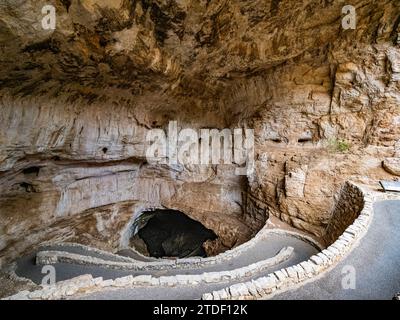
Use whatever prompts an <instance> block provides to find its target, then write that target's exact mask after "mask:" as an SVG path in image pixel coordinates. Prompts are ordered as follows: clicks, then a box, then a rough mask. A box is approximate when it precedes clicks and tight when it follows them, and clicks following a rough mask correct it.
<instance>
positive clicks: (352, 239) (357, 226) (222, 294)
mask: <svg viewBox="0 0 400 320" xmlns="http://www.w3.org/2000/svg"><path fill="white" fill-rule="evenodd" d="M346 188H348V189H347V190H350V191H351V192H350V195H352V197H350V198H351V199H357V200H356V201H357V203H358V204H359V203H361V202H360V201H359V199H360V198H359V196H360V195H361V197H362V203H363V207H362V208H361V210H360V212H359V214H358V216H357V217H356V219H355V220H354V221H353V223H352V224H350V225H349V226H347V227H346V228H345V229H344V231H343V233H342V234H341V235H339V236H338V238H337V239H336V241H334V242H333V243H332V244H331V245H330V246H328V247H327V248H326V249H324V250H322V251H321V252H320V253H318V254H317V255H314V256H312V257H310V259H308V260H307V261H304V262H301V263H299V264H297V265H294V266H291V267H288V268H284V269H281V270H278V271H276V272H273V273H271V274H269V275H267V276H265V277H261V278H258V279H256V280H252V281H248V282H244V283H238V284H234V285H232V286H230V287H227V288H224V289H222V290H218V291H213V292H211V293H206V294H204V295H203V296H202V299H203V300H220V299H226V300H250V299H259V298H267V297H268V296H270V295H271V294H273V293H275V292H276V291H277V290H283V289H289V288H292V287H294V286H296V285H298V284H300V283H303V282H305V281H310V280H313V279H315V278H316V277H317V276H320V275H321V274H323V273H324V272H326V271H327V270H329V269H330V268H332V267H333V266H335V265H336V264H337V263H338V262H339V261H340V260H342V259H343V257H344V256H346V255H347V254H349V253H350V251H351V250H352V249H353V248H354V247H355V246H356V244H357V243H358V242H359V241H360V240H361V239H362V237H363V236H364V234H365V233H366V232H367V230H368V227H369V224H370V222H371V221H372V217H373V203H374V202H376V201H381V200H390V199H399V196H398V195H392V194H381V193H373V192H370V191H368V190H365V189H364V188H362V187H360V186H357V185H355V184H352V183H348V185H347V186H346ZM356 189H357V191H355V190H356ZM342 199H344V198H342ZM353 214H354V211H353V210H351V212H350V214H349V215H350V216H352V215H353ZM339 216H342V217H343V216H345V214H344V212H343V211H342V210H341V209H340V210H338V212H337V216H335V219H338V217H339ZM334 226H336V227H334ZM342 227H343V225H342V224H340V223H338V222H334V220H333V221H332V225H331V230H336V232H337V231H338V230H341V228H342Z"/></svg>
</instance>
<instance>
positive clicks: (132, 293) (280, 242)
mask: <svg viewBox="0 0 400 320" xmlns="http://www.w3.org/2000/svg"><path fill="white" fill-rule="evenodd" d="M288 246H291V247H293V248H294V253H293V254H292V256H291V257H290V258H289V259H288V260H286V261H285V262H283V263H280V264H277V265H275V266H273V267H271V268H268V269H267V270H265V271H264V272H261V273H260V274H258V275H256V276H257V277H258V276H262V275H265V274H268V273H270V272H273V271H276V270H279V269H281V268H285V267H288V266H290V265H293V264H296V263H299V262H301V261H304V260H306V259H308V258H309V257H310V256H312V255H313V254H315V253H316V252H317V249H316V248H314V247H313V246H312V245H310V244H309V243H306V242H304V241H302V240H300V239H298V238H295V237H293V236H289V235H284V234H282V235H281V234H270V235H268V236H267V237H266V238H265V239H263V240H261V241H260V242H259V243H257V244H255V245H254V246H253V247H251V248H249V250H247V251H246V252H243V253H241V254H240V255H239V256H237V257H235V258H232V259H230V260H227V261H224V262H222V263H219V264H216V265H210V266H206V267H202V268H200V269H172V270H161V271H139V272H137V271H133V272H132V271H120V270H111V269H107V268H102V267H97V266H83V265H74V264H66V263H57V264H55V265H54V267H55V268H56V276H57V281H61V280H66V279H70V278H73V277H76V276H78V275H81V274H92V275H93V276H94V277H100V276H101V277H103V278H104V279H114V278H117V277H122V276H126V275H129V274H132V275H140V274H151V275H154V276H168V275H176V274H201V273H203V272H212V271H223V270H232V269H236V268H240V267H244V266H247V265H249V264H251V263H254V262H258V261H260V260H264V259H268V258H271V257H273V256H275V255H276V254H277V253H278V252H279V251H280V250H281V249H282V248H283V247H288ZM66 249H68V247H67V248H66ZM72 251H74V253H82V252H80V249H79V248H74V249H72ZM34 257H35V253H33V254H32V255H30V256H27V257H24V258H22V259H20V260H19V261H18V262H17V270H16V273H17V274H18V275H19V276H23V277H26V278H29V279H31V280H33V281H34V282H36V283H40V281H41V279H42V278H43V274H41V266H36V265H35V264H34ZM243 280H244V281H247V280H249V279H242V280H241V281H243ZM238 282H239V281H238ZM234 283H235V282H221V283H218V284H200V285H196V286H189V285H188V286H179V287H177V288H168V287H166V288H160V287H156V288H151V287H150V288H149V287H148V288H133V289H119V290H107V291H102V292H99V293H94V294H90V295H88V296H86V297H85V298H90V299H158V298H159V299H200V298H201V295H202V294H203V293H206V292H209V291H210V290H211V291H212V290H218V289H221V288H223V287H226V286H227V285H230V284H234Z"/></svg>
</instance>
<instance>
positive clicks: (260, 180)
mask: <svg viewBox="0 0 400 320" xmlns="http://www.w3.org/2000/svg"><path fill="white" fill-rule="evenodd" d="M45 4H48V1H45V0H39V1H36V0H35V1H33V0H5V1H2V2H1V3H0V108H1V113H0V191H1V192H0V259H3V261H9V260H12V259H13V258H15V257H16V256H18V255H19V254H21V253H23V252H25V251H27V250H30V249H31V248H32V247H33V246H35V245H37V244H39V243H42V242H45V241H48V240H57V239H62V240H66V239H74V240H76V241H81V242H85V243H93V244H95V245H96V246H99V247H102V248H105V249H112V248H116V247H117V246H119V245H120V244H121V242H123V243H124V242H126V239H125V238H126V229H127V228H128V227H129V223H130V221H131V219H132V218H133V217H134V216H135V215H136V214H139V213H140V211H141V210H144V209H146V208H147V207H162V206H164V207H168V208H171V209H177V210H181V211H183V212H185V213H187V214H188V215H190V216H191V217H192V218H194V219H196V220H199V221H201V222H202V223H203V224H204V225H205V226H206V227H208V228H210V229H212V230H214V231H215V233H216V234H217V235H219V236H220V246H221V248H222V247H231V246H234V245H236V244H238V243H241V242H242V241H244V240H245V239H247V238H248V237H249V236H251V235H252V234H254V232H255V231H256V230H257V229H258V228H259V227H260V226H261V225H262V224H263V223H264V222H265V221H264V220H265V219H266V218H267V217H268V215H270V214H272V215H275V216H277V217H279V218H280V219H282V220H284V221H286V222H288V223H290V224H292V225H293V226H295V227H297V228H300V229H302V230H306V231H308V232H310V233H312V234H315V235H317V236H319V237H322V236H323V235H324V234H325V231H326V228H327V226H328V223H329V219H330V218H331V214H332V212H333V209H334V208H335V204H336V203H337V201H338V200H339V195H340V190H341V189H342V187H343V185H344V182H345V181H346V180H353V181H355V182H361V183H366V184H376V181H377V180H378V179H389V180H393V179H398V177H397V176H396V175H395V174H394V173H396V172H397V171H396V170H394V171H393V164H395V163H397V162H396V159H397V158H398V157H399V141H400V125H399V124H400V120H399V119H400V108H399V103H400V90H399V89H400V87H399V86H400V85H399V81H400V76H399V75H400V67H399V66H400V47H399V45H400V36H399V32H400V30H399V21H400V19H399V17H400V3H398V1H391V0H379V1H371V0H354V1H352V5H354V6H355V8H356V13H357V27H356V29H355V30H344V29H343V28H342V26H341V19H342V17H343V15H342V11H341V10H342V7H343V6H344V5H346V4H348V3H347V1H341V0H339V1H327V0H304V1H290V0H281V1H276V0H267V1H265V0H256V1H239V0H232V1H220V0H211V1H205V0H204V1H203V0H201V1H198V0H184V1H181V0H179V1H177V0H146V1H144V0H113V1H103V0H92V1H75V0H72V1H61V0H54V1H52V4H53V5H54V6H55V8H56V12H57V26H56V29H55V30H54V31H53V30H43V28H42V27H41V19H42V18H43V14H42V13H41V9H42V7H43V5H45ZM170 120H175V121H178V122H179V124H180V125H181V126H183V127H185V126H187V127H193V128H202V127H207V128H219V129H222V128H226V127H232V128H233V127H238V126H245V127H251V128H254V129H255V136H256V168H255V169H256V170H255V173H254V174H253V175H251V176H249V177H247V179H246V178H240V177H236V176H234V175H233V174H232V170H231V169H232V168H225V167H223V166H218V167H217V168H215V167H211V168H206V169H204V168H171V167H163V166H151V165H149V164H148V163H146V161H145V158H144V145H143V141H144V137H145V134H146V132H147V130H149V129H151V128H165V127H166V126H167V124H168V122H169V121H170ZM385 159H392V160H386V162H384V163H386V165H384V167H382V161H384V160H385ZM393 159H394V160H393ZM388 164H389V165H390V168H391V169H388V168H389V165H388ZM385 169H386V170H385Z"/></svg>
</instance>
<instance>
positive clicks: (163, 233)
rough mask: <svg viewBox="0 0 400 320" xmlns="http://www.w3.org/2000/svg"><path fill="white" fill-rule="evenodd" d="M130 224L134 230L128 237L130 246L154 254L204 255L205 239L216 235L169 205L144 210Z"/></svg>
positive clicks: (169, 255) (173, 255)
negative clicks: (162, 208)
mask: <svg viewBox="0 0 400 320" xmlns="http://www.w3.org/2000/svg"><path fill="white" fill-rule="evenodd" d="M132 228H134V230H136V233H134V236H133V237H132V239H131V244H132V246H133V247H134V248H135V249H137V250H138V251H139V252H141V253H145V254H146V255H149V256H151V257H155V258H163V257H169V258H172V257H174V258H185V257H193V256H200V257H206V256H207V253H206V251H205V250H204V247H203V244H204V242H205V241H207V240H211V241H212V240H215V239H216V238H217V236H216V235H215V233H214V232H213V231H212V230H210V229H207V228H206V227H205V226H203V225H202V224H201V223H200V222H198V221H195V220H193V219H191V218H189V217H188V216H187V215H185V214H184V213H182V212H180V211H176V210H168V209H167V210H155V211H147V212H144V213H143V214H142V215H140V217H139V218H138V219H136V220H135V222H134V225H133V227H132ZM137 230H138V231H137ZM139 247H140V248H139ZM144 251H147V252H144Z"/></svg>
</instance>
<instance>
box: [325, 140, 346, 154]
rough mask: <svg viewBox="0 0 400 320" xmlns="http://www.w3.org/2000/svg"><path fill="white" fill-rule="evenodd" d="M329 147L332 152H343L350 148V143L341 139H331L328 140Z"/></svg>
mask: <svg viewBox="0 0 400 320" xmlns="http://www.w3.org/2000/svg"><path fill="white" fill-rule="evenodd" d="M329 149H330V150H331V151H332V152H340V153H345V152H347V151H349V150H350V143H349V142H347V141H345V140H341V139H332V140H330V141H329Z"/></svg>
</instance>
